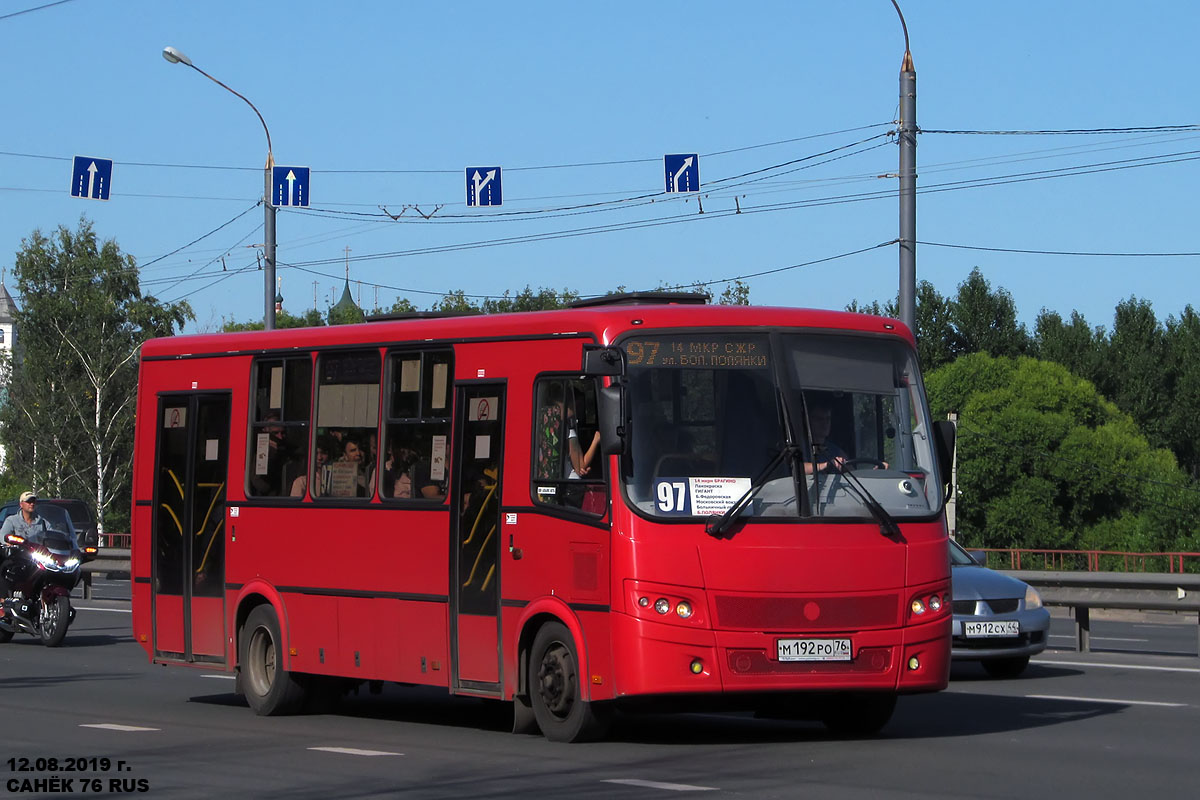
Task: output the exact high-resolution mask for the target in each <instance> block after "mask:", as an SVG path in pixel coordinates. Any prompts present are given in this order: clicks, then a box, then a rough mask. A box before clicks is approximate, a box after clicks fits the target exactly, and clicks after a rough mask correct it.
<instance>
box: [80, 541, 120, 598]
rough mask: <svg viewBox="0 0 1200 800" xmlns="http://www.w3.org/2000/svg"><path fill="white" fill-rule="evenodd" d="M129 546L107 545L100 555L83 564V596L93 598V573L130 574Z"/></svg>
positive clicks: (109, 575)
mask: <svg viewBox="0 0 1200 800" xmlns="http://www.w3.org/2000/svg"><path fill="white" fill-rule="evenodd" d="M129 561H130V557H129V548H128V547H105V548H101V550H100V555H99V556H98V557H97V558H94V559H92V560H91V561H89V562H87V563H86V564H84V565H83V596H84V598H85V599H87V600H91V599H92V575H94V574H96V573H98V572H99V573H103V574H104V575H105V576H106V577H112V576H114V575H124V576H126V577H128V576H129V569H130V567H129Z"/></svg>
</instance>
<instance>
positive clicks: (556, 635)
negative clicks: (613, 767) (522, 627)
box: [529, 622, 612, 742]
mask: <svg viewBox="0 0 1200 800" xmlns="http://www.w3.org/2000/svg"><path fill="white" fill-rule="evenodd" d="M579 667H580V661H579V654H578V650H577V649H576V647H575V640H574V639H573V638H572V636H571V632H570V631H568V630H567V628H566V626H564V625H563V624H562V623H559V622H550V623H547V624H546V625H543V626H542V628H541V629H540V630H539V631H538V632H537V636H536V637H534V640H533V648H532V650H531V651H530V659H529V684H530V687H529V698H530V701H531V704H532V706H533V716H534V718H535V719H536V720H537V724H538V727H539V728H541V730H542V735H543V736H545V737H546V738H547V739H549V740H550V741H552V742H587V741H595V740H596V739H600V738H602V737H603V736H604V734H605V733H606V732H607V731H608V724H609V722H610V721H611V718H612V709H611V707H610V706H609V705H608V704H607V703H589V702H585V701H584V700H583V686H582V677H581V676H580V674H579Z"/></svg>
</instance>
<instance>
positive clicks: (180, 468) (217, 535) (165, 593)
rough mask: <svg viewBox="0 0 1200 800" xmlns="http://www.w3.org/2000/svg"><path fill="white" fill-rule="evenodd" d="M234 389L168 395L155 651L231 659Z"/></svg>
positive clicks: (157, 528)
mask: <svg viewBox="0 0 1200 800" xmlns="http://www.w3.org/2000/svg"><path fill="white" fill-rule="evenodd" d="M229 415H230V396H229V395H228V394H187V395H162V396H160V398H159V403H158V425H157V427H158V434H157V439H158V444H157V447H158V450H157V470H158V471H157V477H156V481H155V487H154V529H153V537H154V572H153V576H152V586H153V587H154V593H153V594H154V650H155V656H156V658H158V659H160V660H166V661H188V662H193V661H203V662H211V663H225V661H226V656H225V642H226V639H227V637H226V636H225V622H224V620H225V481H226V478H227V475H228V470H227V469H226V466H227V464H228V452H227V451H228V445H229Z"/></svg>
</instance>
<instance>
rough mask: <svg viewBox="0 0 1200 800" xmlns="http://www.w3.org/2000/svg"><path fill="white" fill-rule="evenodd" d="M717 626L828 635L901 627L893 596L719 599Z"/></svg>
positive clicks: (898, 602)
mask: <svg viewBox="0 0 1200 800" xmlns="http://www.w3.org/2000/svg"><path fill="white" fill-rule="evenodd" d="M715 601H716V611H717V624H718V625H719V626H720V627H721V628H723V629H726V630H731V629H739V628H740V629H744V630H755V631H762V630H780V631H797V632H799V631H826V630H862V629H864V628H886V627H894V626H896V625H898V624H899V608H900V598H899V596H898V595H894V594H881V595H863V596H857V597H856V596H850V597H741V596H738V595H717V596H716V598H715Z"/></svg>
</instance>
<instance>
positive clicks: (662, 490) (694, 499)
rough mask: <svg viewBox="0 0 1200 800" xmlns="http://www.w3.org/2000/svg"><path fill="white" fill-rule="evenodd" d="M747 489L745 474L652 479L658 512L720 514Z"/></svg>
mask: <svg viewBox="0 0 1200 800" xmlns="http://www.w3.org/2000/svg"><path fill="white" fill-rule="evenodd" d="M748 491H750V479H749V478H661V479H659V480H657V481H655V482H654V509H655V511H657V512H658V513H659V514H678V515H681V516H699V517H707V516H713V515H720V514H724V513H725V512H726V511H728V510H729V507H730V506H732V505H733V504H734V503H736V502H737V501H738V500H739V499H740V498H741V496H742V495H744V494H745V493H746V492H748Z"/></svg>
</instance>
